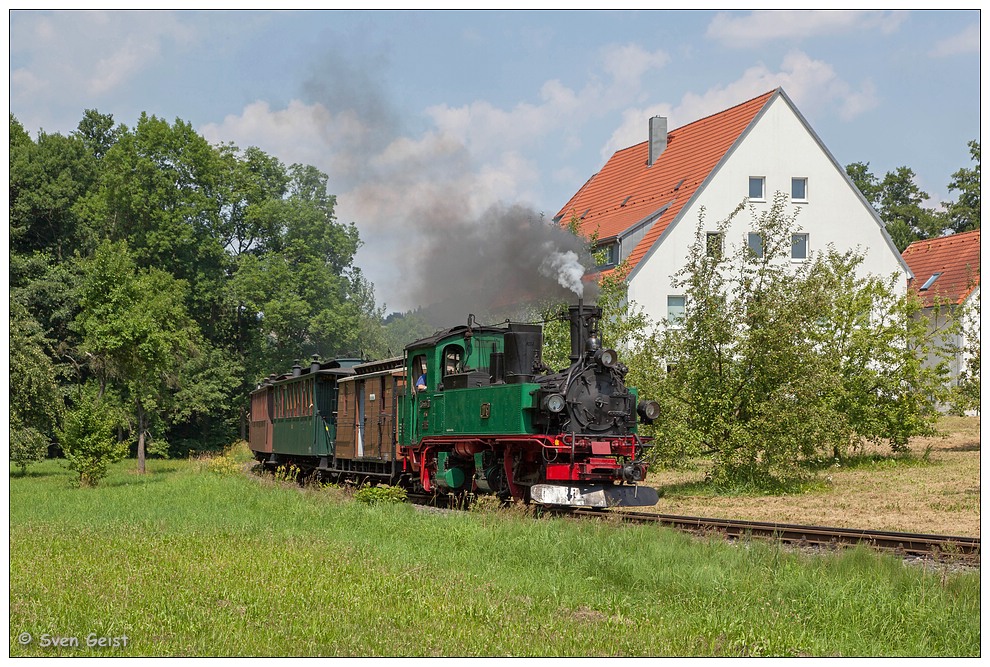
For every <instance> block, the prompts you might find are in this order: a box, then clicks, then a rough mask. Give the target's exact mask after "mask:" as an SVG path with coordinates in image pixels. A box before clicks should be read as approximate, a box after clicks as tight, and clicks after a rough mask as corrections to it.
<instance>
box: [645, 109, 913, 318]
mask: <svg viewBox="0 0 990 667" xmlns="http://www.w3.org/2000/svg"><path fill="white" fill-rule="evenodd" d="M750 176H764V177H766V192H767V201H766V202H765V203H757V202H754V203H753V204H752V206H753V207H754V208H755V210H756V213H757V215H758V214H759V213H761V212H763V211H766V210H768V209H769V208H770V205H771V203H772V200H773V193H774V192H775V191H777V190H779V191H782V192H784V193H785V194H787V195H788V196H790V192H791V178H792V177H806V178H807V179H808V202H807V203H803V204H802V203H794V204H789V206H791V207H793V208H794V209H797V210H798V215H797V224H798V225H799V226H800V227H801V228H802V229H801V231H802V232H806V233H808V235H809V239H808V250H809V257H813V256H814V253H815V252H817V251H821V250H823V249H825V248H826V247H827V246H828V244H830V243H831V244H834V245H835V247H836V249H838V250H847V249H851V248H858V249H859V250H860V252H862V253H864V254H865V261H864V262H863V264H862V266H861V273H863V274H867V273H871V274H876V275H882V276H885V277H886V276H890V275H891V274H893V273H895V272H896V273H898V274H899V275H900V279H899V281H898V283H897V284H898V285H901V286H902V289H906V281H907V274H906V273H905V271H904V268H903V265H902V264H901V262H900V255H899V254H897V253H896V249H894V248H893V247H892V246H891V245H889V243H888V241H887V240H886V239H885V237H884V235H883V233H882V232H881V228H880V225H879V224H878V223H877V221H876V219H875V218H874V217H873V215H872V214H871V212H870V209H869V208H868V206H867V205H866V204H865V203H864V202H863V201H862V200H861V199H860V197H859V196H858V194H857V192H856V190H855V186H853V185H851V184H850V183H849V181H848V180H847V179H846V177H845V173H844V172H843V171H840V168H837V167H836V165H835V164H834V163H833V162H832V160H831V159H830V158H829V157H828V155H827V153H826V152H824V151H823V150H822V148H821V147H820V145H819V144H818V142H817V141H816V140H815V138H814V136H813V135H812V134H811V133H810V132H809V131H808V130H807V129H806V127H805V126H804V124H803V123H802V122H801V120H800V118H799V117H798V116H797V115H796V114H795V113H794V111H793V110H792V109H791V108H790V106H789V105H788V103H787V101H786V100H785V99H783V98H782V97H780V96H777V97H775V98H773V100H772V101H771V102H770V105H769V107H768V108H767V109H766V110H765V112H764V114H763V116H762V117H761V118H759V120H758V121H757V122H756V124H755V125H754V126H753V127H751V128H750V132H749V134H747V135H746V136H744V137H743V138H742V140H741V142H740V143H738V144H737V146H736V147H735V150H734V151H733V152H732V153H731V154H730V155H729V157H728V160H727V161H726V162H725V164H723V165H722V167H721V168H720V169H719V170H718V171H717V172H716V173H715V174H714V176H713V178H712V180H711V181H710V182H709V183H708V185H707V186H706V187H705V188H704V190H703V191H702V192H701V194H700V196H699V197H698V199H697V200H696V201H695V202H693V203H692V205H691V206H689V207H686V209H685V210H684V211H683V212H682V215H681V218H680V220H679V221H678V222H677V224H675V225H673V226H672V227H671V228H669V229H668V230H667V233H666V238H664V240H663V242H662V243H661V244H660V245H659V246H656V247H654V250H653V253H652V254H651V255H648V256H647V257H646V258H644V260H643V262H641V263H640V266H639V267H638V268H637V271H636V272H635V273H634V274H633V276H632V278H631V281H630V285H629V298H630V300H632V301H635V302H636V303H637V304H639V305H640V306H642V307H643V308H644V309H645V311H646V312H647V313H648V314H649V315H650V316H651V317H652V318H653V319H654V320H658V321H659V320H661V319H663V318H664V317H666V315H667V296H668V295H672V294H681V293H682V292H681V291H680V290H674V288H673V287H672V285H671V280H672V278H673V275H674V274H675V273H676V272H677V271H678V270H679V269H680V268H681V267H682V266H683V262H684V258H685V257H686V256H687V251H688V248H689V247H690V245H691V243H692V242H693V241H694V234H695V229H696V227H697V223H698V215H699V212H700V209H701V207H702V206H704V207H705V209H706V212H705V221H706V225H705V227H706V228H707V229H709V230H711V231H714V230H715V226H716V224H717V223H718V222H719V221H720V220H722V219H724V218H725V217H727V216H728V214H729V213H731V212H732V210H733V209H735V207H736V206H738V205H739V203H740V202H741V201H742V200H743V199H744V198H745V197H746V196H747V195H748V193H749V177H750ZM751 221H752V216H751V215H750V212H749V211H748V210H746V211H742V212H740V213H739V214H738V215H737V216H736V218H735V220H734V221H733V223H732V225H731V226H730V228H729V230H728V233H727V235H726V246H727V251H728V247H729V246H731V245H733V244H736V245H738V244H742V243H745V242H746V235H747V233H748V232H749V231H752V222H751ZM730 252H731V251H730Z"/></svg>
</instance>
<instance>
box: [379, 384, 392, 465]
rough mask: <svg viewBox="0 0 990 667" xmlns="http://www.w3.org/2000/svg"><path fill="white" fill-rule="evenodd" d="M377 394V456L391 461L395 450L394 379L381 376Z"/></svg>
mask: <svg viewBox="0 0 990 667" xmlns="http://www.w3.org/2000/svg"><path fill="white" fill-rule="evenodd" d="M379 379H380V380H381V382H380V383H379V394H378V452H379V456H380V457H381V458H382V459H384V460H386V461H391V460H392V455H393V453H394V450H395V443H394V442H393V438H394V435H395V378H394V377H392V376H391V375H383V376H382V377H381V378H379Z"/></svg>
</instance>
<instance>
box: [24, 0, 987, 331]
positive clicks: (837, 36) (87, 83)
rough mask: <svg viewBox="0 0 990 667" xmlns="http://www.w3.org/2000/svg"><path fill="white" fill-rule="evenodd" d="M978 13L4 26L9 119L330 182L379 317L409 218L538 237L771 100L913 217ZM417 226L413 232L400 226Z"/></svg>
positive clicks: (168, 17)
mask: <svg viewBox="0 0 990 667" xmlns="http://www.w3.org/2000/svg"><path fill="white" fill-rule="evenodd" d="M979 19H980V14H979V12H978V11H976V10H953V11H893V10H881V11H862V12H856V11H841V12H814V11H726V12H723V11H654V10H633V11H587V12H585V11H539V12H526V11H485V12H480V11H464V12H460V11H457V12H455V11H303V12H299V11H277V12H276V11H211V12H197V11H169V12H151V11H133V12H131V11H120V10H117V11H100V12H97V11H94V12H82V11H74V12H50V11H40V10H38V11H35V10H15V11H12V12H11V13H10V111H11V112H12V113H13V114H14V115H15V116H16V117H17V118H18V120H20V121H21V123H22V124H23V125H24V126H25V128H27V129H28V130H29V131H30V132H31V133H32V134H33V135H34V134H36V133H37V131H38V130H41V129H43V130H45V131H47V132H62V133H68V132H71V131H72V130H73V129H74V128H75V127H76V125H77V124H78V122H79V120H80V119H81V118H82V114H83V111H84V110H85V109H87V108H95V109H98V110H99V111H101V112H103V113H109V114H113V116H114V119H115V120H116V121H118V122H122V123H124V124H126V125H129V126H133V125H134V123H135V122H136V121H137V119H138V117H139V115H140V113H141V112H142V111H146V112H148V113H149V114H154V115H157V116H159V117H163V118H166V119H169V120H174V119H176V118H181V119H182V120H184V121H188V122H190V123H192V125H193V126H194V127H195V128H196V129H197V130H198V131H199V132H200V133H201V134H203V135H204V136H205V137H206V138H207V139H209V140H210V141H211V142H233V143H234V144H235V145H237V146H240V147H242V148H246V147H248V146H252V145H254V146H258V147H260V148H262V149H263V150H265V151H266V152H268V153H271V154H273V155H275V156H277V157H279V158H280V159H281V160H282V161H284V162H285V163H287V164H291V163H293V162H301V163H306V164H312V165H315V166H317V167H318V168H320V169H321V170H323V171H325V172H326V173H327V174H329V176H330V189H331V192H333V193H334V194H336V195H337V202H338V203H337V213H338V216H339V219H340V220H342V221H345V222H351V221H353V222H354V223H356V225H357V227H358V229H359V231H360V233H361V237H362V240H363V241H364V244H365V245H364V247H363V248H362V249H361V250H360V251H359V253H358V256H357V263H358V265H359V266H360V267H361V268H362V270H363V271H364V273H365V275H366V276H367V277H368V278H369V279H371V280H372V281H373V282H374V283H375V284H376V296H377V298H378V301H379V303H381V304H385V305H387V307H388V310H389V311H392V310H402V309H405V308H408V307H412V306H414V305H416V304H415V299H414V298H413V296H412V295H410V294H408V293H407V291H406V290H405V289H404V285H406V284H408V281H407V280H405V279H404V273H405V272H408V271H411V270H414V264H412V263H410V261H409V248H410V247H412V245H413V241H412V239H413V238H414V237H415V235H416V229H417V226H418V225H422V224H429V221H428V220H429V216H427V215H424V214H423V212H424V211H430V210H435V208H436V207H437V206H438V205H442V206H443V207H445V208H446V209H451V208H454V209H456V210H457V211H458V212H462V215H463V219H464V220H465V221H468V222H467V223H466V224H474V222H473V221H476V220H478V219H479V216H481V215H482V213H483V212H484V211H485V210H486V209H488V207H489V206H491V205H493V204H496V203H503V204H522V205H524V206H526V207H529V208H531V209H532V210H533V211H534V212H536V213H544V214H545V215H546V216H547V217H548V218H549V217H551V216H553V215H554V214H555V213H556V212H557V211H558V209H559V208H560V207H561V206H563V205H564V204H565V203H566V201H567V199H568V198H569V197H570V196H571V195H572V194H573V193H574V192H575V191H576V190H577V189H578V188H580V187H581V185H582V184H583V183H584V182H585V181H586V180H587V179H588V177H590V176H591V175H592V174H593V173H595V172H596V171H597V170H598V169H599V168H601V166H602V165H603V164H604V162H605V160H607V159H608V157H609V155H611V154H612V152H614V151H615V150H617V149H620V148H624V147H626V146H629V145H632V144H635V143H638V142H640V141H643V140H645V138H646V128H647V121H648V118H649V117H650V116H652V115H658V114H659V115H665V116H668V118H669V121H668V122H669V127H670V128H671V129H674V128H676V127H678V126H680V125H684V124H686V123H688V122H691V121H693V120H696V119H697V118H700V117H703V116H705V115H708V114H711V113H715V112H717V111H720V110H722V109H725V108H728V107H730V106H733V105H735V104H738V103H740V102H743V101H745V100H747V99H750V98H752V97H754V96H756V95H759V94H761V93H763V92H766V91H768V90H772V89H774V88H776V87H778V86H780V87H783V88H784V90H785V91H786V92H787V94H788V95H789V96H790V97H791V99H792V100H793V101H794V102H795V104H796V105H797V106H798V108H799V110H800V111H801V112H802V114H803V115H804V116H805V117H806V118H807V120H808V121H809V122H810V123H811V125H812V127H813V128H814V129H815V131H816V132H817V133H818V135H819V136H820V137H821V138H822V140H823V141H824V143H825V145H826V146H827V147H828V148H829V150H830V151H831V152H832V154H833V155H834V156H835V157H836V159H837V160H838V161H839V162H840V163H841V164H843V165H845V164H848V163H850V162H856V161H862V162H869V163H870V167H871V170H872V171H873V173H875V174H877V175H878V176H880V177H882V176H883V174H884V173H886V172H887V171H889V170H892V169H894V168H896V167H898V166H901V165H906V166H908V167H911V168H912V169H913V170H914V171H915V173H916V174H917V176H918V179H917V180H918V183H919V185H920V186H921V188H922V189H923V190H925V191H926V192H928V193H929V194H930V195H931V198H932V200H933V202H939V201H947V200H948V199H949V198H950V197H951V196H952V195H951V194H950V193H949V192H948V189H947V185H948V183H949V180H950V179H951V174H952V173H953V172H954V171H956V170H957V169H959V168H960V167H964V166H965V167H968V166H971V162H970V158H969V152H968V148H967V146H966V142H967V141H969V140H972V139H979V137H980V119H981V116H980V56H979V54H980V24H979ZM414 210H415V211H418V212H419V214H417V215H413V214H411V213H410V211H414Z"/></svg>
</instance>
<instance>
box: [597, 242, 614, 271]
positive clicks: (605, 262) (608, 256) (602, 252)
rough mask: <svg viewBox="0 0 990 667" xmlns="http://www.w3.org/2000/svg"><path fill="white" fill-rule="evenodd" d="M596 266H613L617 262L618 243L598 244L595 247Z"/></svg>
mask: <svg viewBox="0 0 990 667" xmlns="http://www.w3.org/2000/svg"><path fill="white" fill-rule="evenodd" d="M595 256H596V257H597V258H598V267H599V268H602V267H606V266H615V265H616V264H618V263H619V244H618V243H615V242H612V243H606V244H604V245H600V246H598V247H597V248H596V249H595Z"/></svg>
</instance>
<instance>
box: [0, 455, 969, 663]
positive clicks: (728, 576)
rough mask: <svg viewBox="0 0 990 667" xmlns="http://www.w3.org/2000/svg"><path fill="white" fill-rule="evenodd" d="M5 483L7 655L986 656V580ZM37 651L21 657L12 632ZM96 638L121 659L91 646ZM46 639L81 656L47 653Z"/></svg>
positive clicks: (512, 525) (455, 516)
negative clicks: (122, 641) (73, 641)
mask: <svg viewBox="0 0 990 667" xmlns="http://www.w3.org/2000/svg"><path fill="white" fill-rule="evenodd" d="M132 466H133V463H132V462H131V463H130V464H128V462H124V463H121V464H118V465H117V466H116V467H115V468H114V470H113V473H112V474H111V476H110V477H109V478H108V479H107V480H106V481H105V483H104V484H103V485H102V486H100V487H98V488H96V489H76V488H72V487H71V484H70V482H71V476H70V475H69V473H68V471H65V470H62V469H60V468H59V466H58V464H57V463H56V462H47V463H45V464H43V465H39V466H36V467H35V468H34V469H33V470H32V472H31V473H29V475H28V476H27V477H24V478H20V477H17V476H11V478H10V500H11V509H10V652H11V655H35V656H36V655H45V656H50V655H87V654H99V655H130V656H146V655H167V656H180V655H205V656H217V655H219V656H227V655H263V656H268V655H286V656H294V655H328V656H361V655H378V656H503V655H504V656H509V655H517V656H667V655H688V656H733V655H774V656H787V655H814V656H831V655H845V656H850V655H857V656H859V655H876V656H881V655H882V656H894V655H905V656H906V655H910V656H915V655H979V651H980V626H979V620H980V603H979V592H980V583H979V575H978V574H972V573H964V574H941V573H933V572H931V571H926V570H923V569H921V568H912V567H905V566H904V565H903V564H902V563H901V562H900V561H898V560H896V559H894V558H891V557H881V556H877V555H875V554H873V553H871V552H868V551H865V550H853V551H848V552H843V553H841V554H837V555H826V556H806V555H801V554H798V553H792V552H788V551H785V550H783V549H781V548H779V547H776V546H774V545H771V544H764V543H747V542H743V543H738V544H729V543H725V542H723V541H721V540H719V539H712V540H710V541H699V540H697V539H694V538H691V537H688V536H685V535H683V534H680V533H677V532H673V531H669V530H660V529H656V528H652V527H646V526H638V527H637V526H624V525H614V524H612V523H610V522H607V521H605V522H578V521H572V520H567V519H533V518H531V517H521V516H518V515H516V514H513V513H511V512H509V513H506V512H479V513H474V512H472V513H446V514H442V513H432V512H423V511H420V510H418V509H416V508H414V507H412V506H409V505H396V504H389V503H385V504H382V503H378V504H371V505H369V504H364V503H359V502H354V501H350V500H347V499H345V498H343V496H342V494H340V493H336V492H333V491H332V490H331V491H329V492H327V491H320V490H300V489H298V488H296V487H293V486H290V485H287V484H277V483H274V482H267V483H265V482H261V481H259V480H257V479H252V478H249V477H246V476H244V475H231V474H212V473H211V472H210V469H209V467H207V466H203V465H197V464H195V463H194V462H181V461H180V462H175V461H169V462H157V461H156V462H149V468H150V470H151V473H150V474H149V475H146V476H138V475H135V474H133V473H132V472H131V467H132ZM21 633H30V635H31V636H32V641H31V643H28V644H21V643H20V640H19V635H20V634H21ZM90 633H95V634H96V635H98V636H107V637H116V636H121V635H127V637H128V645H127V646H126V647H122V646H121V647H118V648H102V649H101V648H98V647H95V648H89V647H86V646H85V639H84V638H85V637H86V635H88V634H90ZM44 634H49V635H60V636H78V637H79V638H80V643H81V644H82V645H81V646H79V647H67V648H52V647H41V646H40V645H39V641H40V637H41V636H42V635H44Z"/></svg>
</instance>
